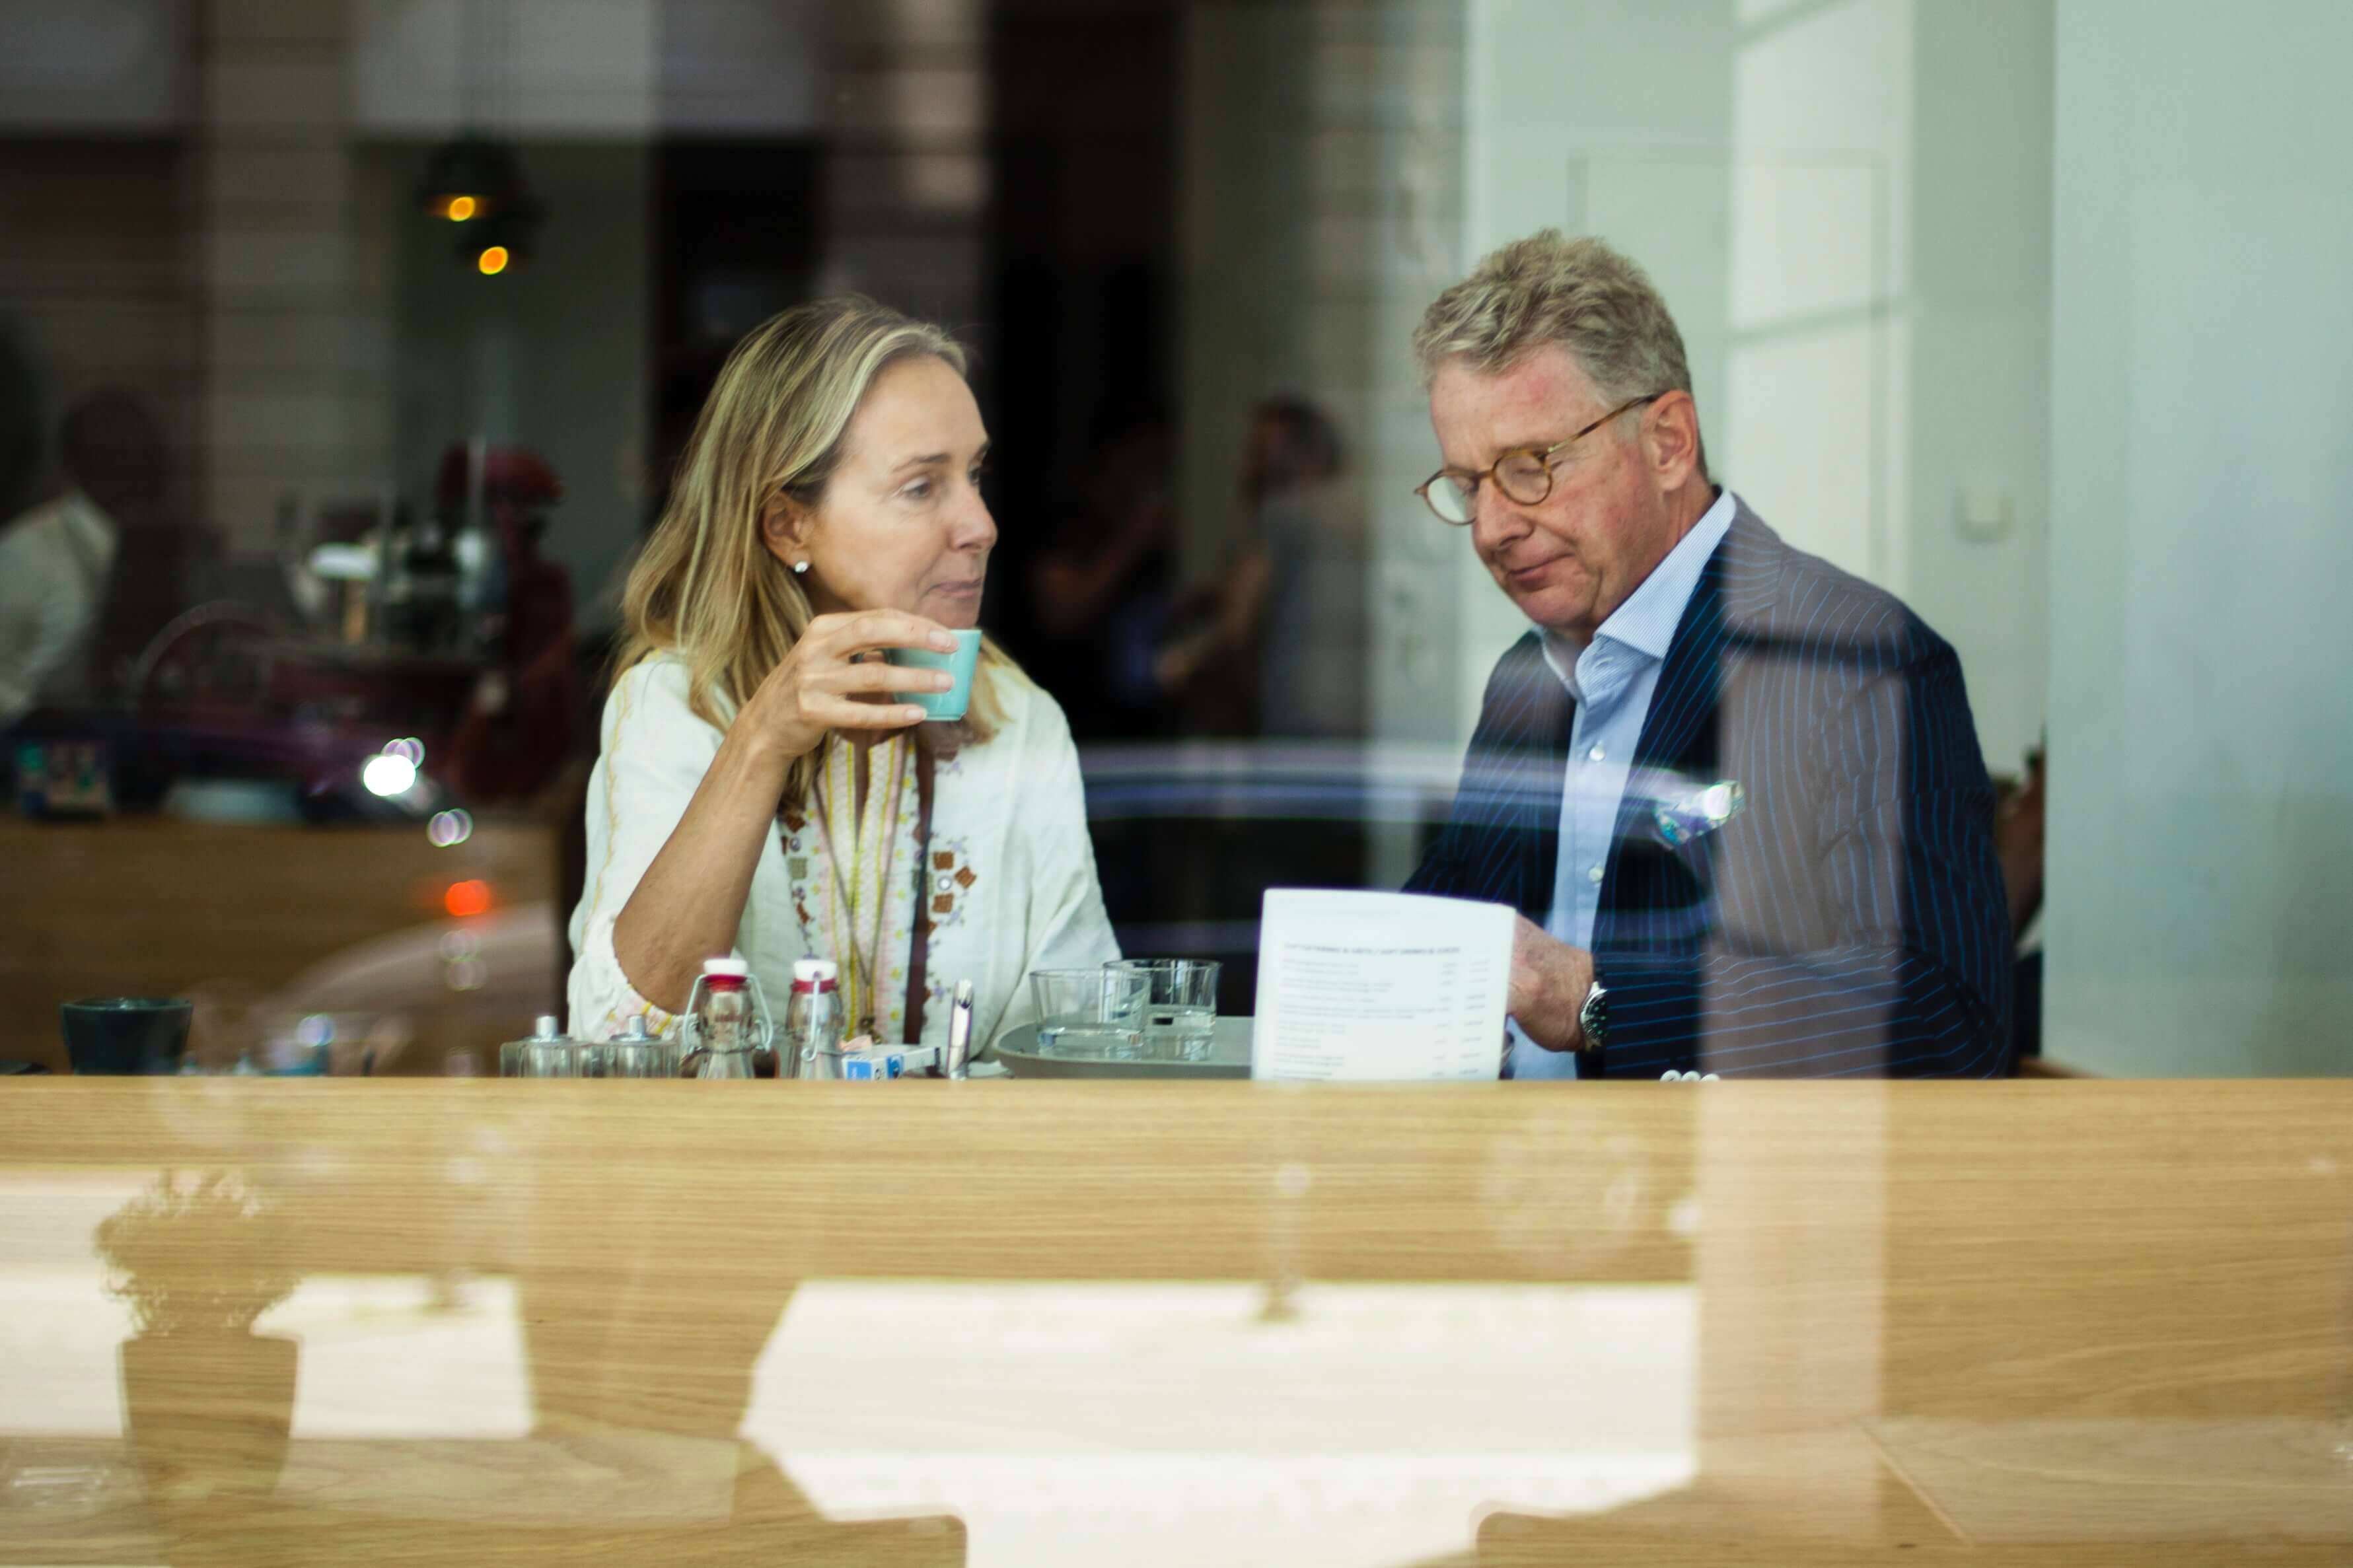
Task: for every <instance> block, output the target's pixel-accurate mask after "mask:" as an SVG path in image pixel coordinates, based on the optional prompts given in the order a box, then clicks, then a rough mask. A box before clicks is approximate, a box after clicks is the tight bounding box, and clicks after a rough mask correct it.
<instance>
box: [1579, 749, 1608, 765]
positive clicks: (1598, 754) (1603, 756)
mask: <svg viewBox="0 0 2353 1568" xmlns="http://www.w3.org/2000/svg"><path fill="white" fill-rule="evenodd" d="M1585 760H1586V761H1587V762H1588V763H1599V762H1607V761H1608V760H1609V752H1608V751H1607V750H1606V749H1604V748H1603V747H1600V746H1596V747H1594V748H1593V750H1591V751H1589V752H1586V753H1585Z"/></svg>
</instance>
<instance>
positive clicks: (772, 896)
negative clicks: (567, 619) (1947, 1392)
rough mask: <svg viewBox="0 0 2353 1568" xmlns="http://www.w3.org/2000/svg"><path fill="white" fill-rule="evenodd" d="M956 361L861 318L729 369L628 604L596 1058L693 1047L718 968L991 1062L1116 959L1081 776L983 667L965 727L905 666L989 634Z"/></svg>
mask: <svg viewBox="0 0 2353 1568" xmlns="http://www.w3.org/2000/svg"><path fill="white" fill-rule="evenodd" d="M964 370H965V353H964V350H963V348H962V347H961V346H960V345H959V344H958V343H957V342H955V339H954V338H952V337H950V336H949V335H948V334H947V333H946V332H945V331H943V330H942V329H940V328H938V327H935V326H933V325H930V324H928V323H925V322H921V321H913V320H911V319H909V318H907V317H905V316H902V315H901V314H900V313H898V312H897V311H895V310H890V309H888V308H886V307H884V306H881V305H878V304H876V303H874V302H873V301H871V300H864V299H860V298H858V297H855V296H849V297H842V298H837V299H830V300H818V301H817V302H815V303H812V304H808V305H803V306H799V307H797V308H796V309H794V310H787V311H786V312H784V313H783V314H782V315H779V316H777V317H776V318H774V319H772V320H771V321H767V322H765V323H764V324H763V325H762V326H760V327H758V328H757V329H755V330H754V331H753V332H752V333H751V334H750V335H749V336H748V337H746V338H745V339H744V342H742V343H741V344H739V345H738V346H737V348H736V350H735V352H734V353H733V355H731V356H730V357H729V359H728V361H727V363H726V366H725V368H724V369H723V370H722V371H721V373H720V375H719V380H718V384H716V385H715V386H714V387H713V389H712V394H711V398H710V401H709V402H708V403H707V404H706V405H705V406H704V408H703V411H702V418H701V420H700V422H699V423H698V424H697V426H696V428H695V432H694V436H693V437H692V440H691V443H690V445H689V447H688V451H687V454H686V457H685V459H684V462H683V465H682V467H681V470H680V473H679V476H678V482H677V485H676V487H675V488H674V489H673V491H672V494H671V498H670V507H669V510H668V511H667V512H666V514H665V515H664V517H663V519H662V521H661V523H660V525H659V528H657V529H656V531H655V532H654V535H653V538H652V539H651V540H650V541H649V542H648V544H647V547H646V551H645V553H644V556H643V557H642V559H640V561H639V562H638V567H637V570H636V571H635V572H634V573H633V574H632V575H631V577H630V580H629V586H628V598H627V620H628V639H627V641H626V643H625V644H624V647H623V650H622V654H621V659H620V673H619V675H618V676H617V679H616V680H615V682H614V687H613V693H612V696H611V698H610V700H608V701H607V704H606V707H605V714H604V720H603V724H602V729H601V735H600V739H601V742H602V749H601V754H600V756H599V758H598V761H597V763H596V771H595V772H594V773H593V774H592V775H591V777H590V781H589V791H588V803H587V823H586V827H587V865H586V891H585V893H584V894H583V895H582V898H581V900H580V903H579V906H578V908H577V909H576V910H575V912H574V914H573V918H572V926H571V931H570V935H571V938H572V944H573V948H574V951H575V952H576V953H577V955H578V956H577V958H576V959H575V963H574V964H573V968H572V973H571V980H570V986H569V991H570V1000H571V1007H572V1022H573V1032H574V1033H575V1035H578V1036H580V1037H583V1038H589V1039H600V1038H604V1037H607V1036H609V1035H611V1034H612V1033H613V1032H614V1031H615V1030H616V1029H617V1028H618V1027H619V1026H620V1025H621V1024H622V1023H623V1022H624V1021H626V1020H627V1019H628V1018H631V1017H634V1016H643V1017H645V1018H646V1019H647V1020H648V1022H649V1026H651V1027H653V1028H655V1029H656V1030H658V1031H659V1030H661V1029H666V1028H668V1027H669V1026H670V1023H671V1020H672V1018H673V1016H674V1015H675V1014H676V1013H677V1012H678V1010H679V1009H680V1008H681V1007H683V1006H684V1005H685V1003H686V1000H687V995H688V993H689V991H690V990H691V986H692V984H693V982H694V980H695V978H696V976H697V975H698V974H699V973H701V972H702V963H703V961H704V960H706V959H708V958H712V957H714V956H718V955H721V954H726V953H730V952H733V953H734V954H736V955H737V956H740V957H742V958H744V960H746V961H747V962H748V963H750V965H751V967H752V970H753V973H755V974H757V975H758V976H759V977H760V980H761V984H762V988H763V989H764V990H765V991H766V992H767V993H768V994H769V995H770V996H771V997H772V998H774V1005H775V1007H776V1009H778V1010H779V1011H781V1009H782V1007H783V1005H784V998H785V995H786V989H787V987H788V985H789V984H790V980H791V974H792V964H793V962H794V961H795V960H796V959H798V958H801V957H803V956H805V955H815V956H818V957H821V958H827V959H830V960H832V961H833V962H834V963H836V964H837V965H838V966H839V972H840V975H841V984H842V990H843V993H844V1003H845V1013H846V1016H847V1017H848V1019H849V1026H850V1028H851V1029H853V1030H855V1031H858V1032H861V1033H870V1034H871V1035H872V1036H874V1037H876V1038H877V1039H878V1040H880V1041H881V1042H884V1043H892V1044H895V1043H901V1042H905V1043H911V1044H930V1045H937V1044H940V1043H942V1042H943V1041H944V1039H945V1037H946V1032H947V1028H948V1023H949V1016H948V1015H949V1008H948V1005H947V1001H946V998H947V995H948V994H949V992H950V991H951V990H952V989H953V988H954V986H955V983H956V982H957V981H958V980H961V979H969V980H971V981H973V982H974V984H975V990H976V1005H975V1009H974V1018H973V1025H974V1030H975V1035H974V1038H975V1040H976V1042H987V1041H988V1040H992V1039H994V1038H995V1037H996V1035H997V1033H998V1032H999V1031H1000V1030H1001V1029H1002V1028H1003V1027H1004V1026H1006V1025H1007V1024H1008V1023H1011V1022H1018V1021H1020V1020H1021V1019H1022V1018H1025V1017H1028V1016H1034V1014H1033V1013H1032V1012H1031V1009H1030V1008H1029V998H1028V995H1027V987H1026V985H1025V984H1024V981H1025V978H1026V976H1027V975H1028V974H1029V972H1030V971H1031V970H1033V969H1039V968H1055V967H1066V966H1077V967H1092V966H1093V965H1095V964H1098V963H1102V962H1103V961H1104V960H1107V959H1111V958H1115V957H1117V956H1118V951H1119V950H1118V946H1117V943H1116V942H1114V941H1113V936H1112V930H1111V922H1110V921H1109V920H1108V919H1107V918H1106V917H1105V915H1104V913H1103V895H1102V892H1101V889H1100V888H1099V887H1098V885H1097V881H1096V876H1095V866H1094V852H1093V848H1092V844H1091V843H1090V841H1089V839H1088V836H1087V823H1086V805H1085V801H1084V798H1083V795H1082V788H1081V784H1080V778H1079V764H1078V752H1077V750H1076V748H1075V747H1074V746H1073V745H1072V744H1071V733H1070V728H1069V725H1068V724H1067V723H1066V722H1065V721H1064V720H1063V717H1062V712H1061V710H1060V708H1059V707H1057V706H1056V704H1055V702H1054V700H1052V699H1051V698H1050V697H1049V696H1047V695H1046V693H1045V692H1043V691H1042V690H1040V689H1039V688H1038V687H1037V686H1036V685H1035V684H1034V683H1033V682H1031V681H1030V680H1029V679H1028V678H1027V677H1026V676H1025V675H1023V674H1022V672H1021V671H1020V669H1019V668H1017V667H1016V666H1015V665H1014V664H1013V662H1012V661H1011V660H1010V659H1009V658H1006V657H1005V656H1004V655H1003V654H1002V653H1000V652H998V651H997V649H996V648H995V647H994V645H993V644H988V643H986V642H984V644H983V645H982V652H981V658H980V664H979V668H978V671H977V673H976V677H975V679H974V681H973V694H972V701H971V706H970V709H969V710H968V711H967V714H966V716H965V719H963V720H962V721H958V722H955V723H953V724H951V723H939V724H931V725H923V723H922V721H923V710H922V709H920V708H918V707H915V706H913V704H907V703H902V702H900V701H897V700H894V699H893V694H894V693H901V692H919V691H936V690H940V689H945V688H946V686H947V685H948V679H947V678H946V677H945V676H944V674H940V673H937V672H934V671H930V670H922V669H911V668H900V667H895V666H892V665H890V664H887V663H885V662H883V659H882V654H883V651H884V650H885V649H888V648H892V647H908V648H930V649H934V650H938V651H943V652H944V651H947V650H948V649H951V648H953V647H955V639H954V638H953V637H950V635H949V633H950V630H951V629H952V628H954V629H968V628H971V627H973V626H975V625H976V622H977V620H978V616H979V613H980V603H981V593H982V587H983V584H984V581H985V579H986V576H987V569H988V558H989V552H990V550H991V549H992V547H993V546H994V545H995V543H996V541H997V524H996V521H995V520H994V519H993V518H992V517H991V516H990V515H989V510H988V507H987V503H986V502H985V501H984V500H982V498H981V492H980V474H981V467H982V464H983V462H984V460H985V458H986V457H987V447H988V436H987V430H986V429H985V428H983V426H982V424H981V418H980V410H979V407H978V405H976V403H975V402H974V400H973V395H972V393H971V390H970V389H969V387H968V386H967V385H966V384H965V376H964Z"/></svg>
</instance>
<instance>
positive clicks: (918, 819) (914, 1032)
mask: <svg viewBox="0 0 2353 1568" xmlns="http://www.w3.org/2000/svg"><path fill="white" fill-rule="evenodd" d="M932 773H933V759H932V749H931V747H929V746H927V745H925V744H923V742H922V741H921V740H918V741H917V742H915V919H914V924H913V935H912V936H910V937H909V938H908V945H907V1018H906V1023H907V1030H906V1033H907V1038H906V1042H905V1043H906V1044H908V1045H911V1046H920V1045H922V1044H923V999H924V997H925V996H926V995H927V994H929V991H930V984H931V983H930V981H929V979H928V977H927V976H926V975H925V973H924V970H925V969H926V967H927V966H928V961H929V960H930V957H931V947H932Z"/></svg>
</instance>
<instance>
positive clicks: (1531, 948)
mask: <svg viewBox="0 0 2353 1568" xmlns="http://www.w3.org/2000/svg"><path fill="white" fill-rule="evenodd" d="M1592 989H1593V955H1592V954H1591V953H1589V952H1586V951H1585V950H1584V949H1583V948H1579V947H1571V946H1569V945H1568V943H1567V942H1562V941H1560V940H1559V939H1557V938H1556V937H1553V936H1550V935H1548V934H1546V931H1545V930H1544V928H1543V927H1542V926H1539V925H1536V924H1535V922H1533V921H1530V920H1529V919H1528V917H1527V916H1525V915H1522V916H1521V917H1520V918H1519V925H1518V928H1517V929H1516V930H1515V931H1513V933H1512V994H1511V999H1510V1004H1509V1010H1510V1012H1511V1015H1512V1021H1513V1022H1514V1023H1515V1024H1517V1025H1519V1026H1520V1033H1522V1034H1524V1035H1525V1036H1526V1037H1528V1038H1529V1039H1531V1040H1534V1041H1535V1043H1536V1044H1537V1045H1540V1046H1542V1047H1544V1048H1545V1049H1546V1050H1548V1051H1575V1050H1582V1049H1583V1048H1584V1047H1585V1031H1584V1030H1583V1029H1582V1028H1580V1027H1579V1026H1578V1025H1577V1014H1578V1013H1580V1012H1581V1011H1583V1010H1584V1007H1585V994H1586V993H1587V992H1588V991H1590V990H1592Z"/></svg>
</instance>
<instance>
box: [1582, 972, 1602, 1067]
mask: <svg viewBox="0 0 2353 1568" xmlns="http://www.w3.org/2000/svg"><path fill="white" fill-rule="evenodd" d="M1577 1028H1578V1029H1580V1030H1582V1031H1583V1032H1584V1035H1585V1043H1584V1044H1583V1045H1581V1046H1579V1047H1577V1049H1579V1050H1581V1051H1598V1050H1599V1049H1600V1048H1601V1047H1602V1046H1603V1045H1605V1044H1606V1043H1607V1042H1608V1041H1609V992H1607V991H1605V990H1603V989H1602V987H1601V982H1599V980H1597V981H1595V982H1594V983H1593V988H1592V989H1591V990H1590V991H1588V992H1587V993H1586V994H1585V1005H1584V1006H1582V1007H1579V1008H1578V1009H1577Z"/></svg>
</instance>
